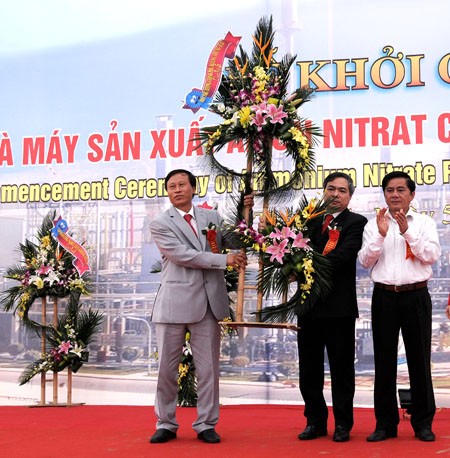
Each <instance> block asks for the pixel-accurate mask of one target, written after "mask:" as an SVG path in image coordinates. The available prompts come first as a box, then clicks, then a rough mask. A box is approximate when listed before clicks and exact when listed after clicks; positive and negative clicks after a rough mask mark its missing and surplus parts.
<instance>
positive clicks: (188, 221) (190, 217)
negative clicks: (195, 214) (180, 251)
mask: <svg viewBox="0 0 450 458" xmlns="http://www.w3.org/2000/svg"><path fill="white" fill-rule="evenodd" d="M183 218H184V219H185V220H186V221H187V223H188V224H189V226H191V229H192V230H193V231H194V234H195V236H196V237H198V235H197V231H196V230H195V228H194V226H193V225H192V223H191V219H192V215H190V214H189V213H186V214H185V215H184V216H183Z"/></svg>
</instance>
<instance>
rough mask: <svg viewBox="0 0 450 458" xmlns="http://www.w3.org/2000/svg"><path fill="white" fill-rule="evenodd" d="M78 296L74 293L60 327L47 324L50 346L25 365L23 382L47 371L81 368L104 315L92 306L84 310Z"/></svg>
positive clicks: (46, 337) (59, 320)
mask: <svg viewBox="0 0 450 458" xmlns="http://www.w3.org/2000/svg"><path fill="white" fill-rule="evenodd" d="M78 298H79V296H78ZM78 298H77V297H76V296H74V295H73V296H71V298H70V299H69V302H68V305H67V309H66V311H65V313H64V315H63V316H62V317H61V318H59V319H58V324H57V326H56V327H53V326H46V327H44V330H45V333H44V334H45V339H46V341H47V344H48V345H49V347H50V349H49V350H48V351H47V352H46V353H44V354H42V355H41V358H39V359H38V360H36V361H34V362H32V363H31V364H30V365H29V366H27V367H26V368H25V370H24V371H23V372H22V374H21V376H20V378H19V383H20V385H24V384H25V383H27V382H29V381H30V380H31V379H32V378H33V377H34V376H35V375H37V374H40V373H43V372H47V371H53V372H60V371H62V370H63V369H65V368H66V367H69V368H70V369H71V370H72V371H73V372H77V371H78V370H79V369H80V367H81V366H82V365H83V363H85V362H87V360H88V355H89V353H88V349H87V346H88V345H89V344H90V343H91V342H92V340H93V337H94V334H95V333H96V332H97V331H98V330H99V328H100V326H101V324H102V321H103V315H102V314H100V313H99V311H93V310H91V309H89V310H87V311H84V310H82V309H81V307H82V306H81V305H79V302H78Z"/></svg>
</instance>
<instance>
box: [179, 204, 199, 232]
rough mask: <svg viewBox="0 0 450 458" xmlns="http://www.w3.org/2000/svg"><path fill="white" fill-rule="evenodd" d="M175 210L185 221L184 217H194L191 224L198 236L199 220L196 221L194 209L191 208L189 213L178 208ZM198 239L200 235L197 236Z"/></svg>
mask: <svg viewBox="0 0 450 458" xmlns="http://www.w3.org/2000/svg"><path fill="white" fill-rule="evenodd" d="M174 208H175V210H176V211H177V212H178V213H179V214H180V215H181V217H182V218H183V219H184V215H191V216H192V219H191V221H190V222H189V223H190V224H191V226H192V227H193V228H194V230H195V233H196V234H198V226H197V220H196V219H195V215H194V207H191V209H190V210H189V211H188V212H184V211H183V210H180V209H179V208H177V207H174ZM197 237H198V235H197Z"/></svg>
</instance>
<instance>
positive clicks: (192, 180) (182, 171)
mask: <svg viewBox="0 0 450 458" xmlns="http://www.w3.org/2000/svg"><path fill="white" fill-rule="evenodd" d="M178 174H184V175H187V177H188V178H189V183H190V184H191V186H192V187H193V188H194V189H195V187H196V186H197V178H195V175H194V174H193V173H192V172H189V170H185V169H175V170H172V171H170V172H169V173H168V174H167V176H166V178H165V179H164V188H165V190H166V191H167V182H168V181H169V180H170V179H171V178H172V177H173V176H174V175H178Z"/></svg>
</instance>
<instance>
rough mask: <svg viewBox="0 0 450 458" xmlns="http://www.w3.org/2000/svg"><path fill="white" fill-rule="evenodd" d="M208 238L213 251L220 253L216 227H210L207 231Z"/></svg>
mask: <svg viewBox="0 0 450 458" xmlns="http://www.w3.org/2000/svg"><path fill="white" fill-rule="evenodd" d="M206 240H208V243H209V246H210V247H211V251H212V252H213V253H220V250H219V245H217V231H216V230H215V229H208V230H207V231H206Z"/></svg>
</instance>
